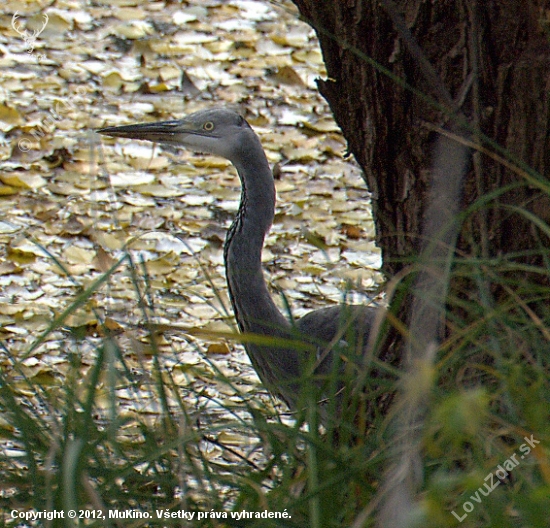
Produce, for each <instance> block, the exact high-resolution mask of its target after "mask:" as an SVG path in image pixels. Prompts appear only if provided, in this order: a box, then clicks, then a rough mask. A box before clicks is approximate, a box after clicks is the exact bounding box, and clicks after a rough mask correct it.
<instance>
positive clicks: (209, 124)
mask: <svg viewBox="0 0 550 528" xmlns="http://www.w3.org/2000/svg"><path fill="white" fill-rule="evenodd" d="M202 128H203V129H204V130H206V131H207V132H211V131H212V130H214V123H212V121H207V122H206V123H204V125H202Z"/></svg>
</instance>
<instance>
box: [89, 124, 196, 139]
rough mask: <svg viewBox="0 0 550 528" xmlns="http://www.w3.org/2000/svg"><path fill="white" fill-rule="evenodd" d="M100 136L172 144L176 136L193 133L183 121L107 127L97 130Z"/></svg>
mask: <svg viewBox="0 0 550 528" xmlns="http://www.w3.org/2000/svg"><path fill="white" fill-rule="evenodd" d="M96 132H98V133H99V134H104V135H106V136H111V137H123V138H130V139H145V140H147V141H154V142H155V143H171V142H173V141H174V139H175V138H174V136H175V135H176V134H178V135H180V136H181V134H185V133H193V132H194V131H193V130H192V128H191V127H190V126H189V124H187V123H185V122H183V121H181V120H173V121H160V122H157V123H139V124H136V125H125V126H118V127H105V128H100V129H99V130H96Z"/></svg>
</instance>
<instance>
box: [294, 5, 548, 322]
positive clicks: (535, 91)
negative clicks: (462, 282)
mask: <svg viewBox="0 0 550 528" xmlns="http://www.w3.org/2000/svg"><path fill="white" fill-rule="evenodd" d="M294 3H295V4H296V5H297V6H298V8H299V10H300V12H301V14H302V15H303V17H304V18H305V20H306V22H309V23H310V24H311V25H312V27H313V28H314V29H315V30H316V32H317V34H318V37H319V40H320V44H321V49H322V52H323V56H324V60H325V64H326V67H327V73H328V75H327V80H320V81H319V82H318V84H319V89H320V91H321V93H322V94H323V96H324V97H325V98H326V99H327V101H328V103H329V105H330V107H331V109H332V111H333V113H334V116H335V119H336V121H337V123H338V125H339V126H340V127H341V129H342V131H343V133H344V136H345V137H346V139H347V141H348V144H349V150H350V152H351V153H353V155H354V156H355V158H356V160H357V161H358V163H359V164H360V166H361V167H362V169H363V172H364V177H365V181H366V183H367V186H368V188H369V190H370V191H371V193H372V207H373V213H374V219H375V223H376V229H377V242H378V245H379V246H380V248H381V250H382V256H383V270H384V271H385V272H386V273H387V275H388V276H390V277H391V276H395V275H396V274H397V273H398V272H399V271H400V270H401V269H402V268H403V267H404V266H405V265H406V264H407V263H408V262H410V261H411V258H413V259H414V257H416V256H417V255H418V253H419V250H420V247H421V246H420V243H421V231H422V225H423V215H424V212H425V207H426V204H427V193H428V191H429V185H430V182H429V177H430V169H431V167H432V151H433V147H434V141H435V139H436V137H437V136H438V134H437V133H436V132H434V128H437V127H442V126H444V125H446V124H448V123H449V120H450V119H449V115H448V114H447V113H445V112H444V111H442V110H441V109H440V108H437V107H435V106H434V105H433V104H431V103H430V102H428V101H427V100H426V99H425V98H423V97H421V96H419V95H418V93H422V94H425V95H427V96H429V97H431V98H432V99H435V100H436V101H437V102H438V103H439V104H440V105H445V101H443V100H442V98H441V93H440V91H438V89H437V83H436V82H435V81H434V79H433V78H430V76H429V75H427V74H426V69H425V68H424V69H423V68H422V65H421V61H420V60H419V56H418V55H416V56H415V54H414V52H413V51H411V41H408V40H407V38H406V37H405V36H404V33H403V31H401V32H400V31H398V29H396V25H395V23H394V22H395V19H392V18H391V16H390V15H389V13H390V11H391V9H392V6H394V4H393V2H390V0H382V1H380V2H375V1H373V0H323V1H322V2H319V1H318V0H294ZM396 3H397V2H396ZM549 8H550V1H548V0H526V1H525V2H515V1H511V0H508V1H505V2H502V1H500V0H487V1H483V2H478V1H477V0H459V1H456V0H441V1H437V2H426V1H425V0H408V1H407V2H399V7H398V8H396V9H398V10H399V12H398V15H399V16H400V17H402V19H403V20H404V22H405V24H404V25H405V29H407V28H408V30H409V31H410V34H411V37H412V41H413V43H414V42H416V43H418V45H419V49H420V51H421V53H422V54H423V55H424V57H425V59H427V61H428V62H429V63H430V64H431V65H432V67H433V69H434V70H435V72H436V74H437V76H439V79H440V82H442V86H444V88H446V90H447V91H448V93H450V94H451V97H452V99H453V100H454V103H455V105H456V108H457V109H458V111H459V112H461V113H462V115H463V116H464V117H465V118H466V119H467V120H468V122H469V123H470V124H471V125H472V127H474V128H477V129H479V130H480V131H482V132H483V133H484V134H485V135H486V136H488V137H489V138H491V139H492V140H493V141H495V142H496V143H498V144H499V145H500V146H501V147H502V148H504V149H506V151H507V152H508V155H506V154H504V155H503V154H500V155H501V156H503V157H506V156H508V159H510V160H516V165H517V164H519V163H524V164H526V166H529V167H531V168H532V169H534V171H536V172H538V174H545V173H546V171H547V169H548V165H549V164H550V138H549V134H548V129H549V123H550V89H549V88H550V74H549V72H550V67H549V66H550V64H549V57H550V47H549V44H548V43H549V37H548V28H549V26H550V17H549V16H548V9H549ZM544 17H546V19H544ZM374 63H376V64H377V65H379V66H380V67H381V68H383V69H387V70H388V71H389V72H390V73H391V74H393V75H395V76H397V77H399V78H400V79H402V80H403V81H404V82H405V83H407V85H409V86H411V87H412V88H414V89H416V90H417V91H418V92H417V93H414V92H413V91H411V90H410V89H408V88H407V87H406V86H404V85H403V84H402V83H401V84H400V83H399V82H396V80H395V79H392V78H390V77H389V76H388V75H386V74H385V73H384V72H383V71H381V69H380V68H378V67H375V65H374ZM484 146H485V147H488V145H487V143H486V142H485V143H484ZM488 148H489V149H490V150H492V151H494V147H490V146H489V147H488ZM517 183H520V185H519V186H516V188H514V189H513V190H509V191H507V192H504V193H503V194H502V195H501V196H500V197H498V198H497V199H495V200H493V202H492V206H491V207H490V208H483V209H482V210H481V212H478V213H476V214H472V215H469V216H468V218H467V220H466V222H464V224H463V225H462V227H461V233H460V237H459V242H458V247H457V249H458V253H459V254H461V255H478V256H484V257H494V256H497V255H502V254H503V253H511V252H525V251H530V250H532V249H534V248H538V247H540V246H541V240H540V238H541V232H540V231H539V230H538V229H535V228H534V227H533V224H532V222H531V221H529V220H527V219H526V218H525V216H524V215H523V214H518V212H514V211H512V210H511V209H510V208H509V207H506V206H509V205H514V206H519V207H521V208H522V209H523V210H529V211H531V212H532V213H534V214H535V215H536V216H538V217H540V218H542V219H543V220H544V221H548V220H549V219H550V201H549V199H548V194H547V193H546V192H543V191H542V190H541V188H540V185H538V184H535V185H527V184H526V183H527V182H526V180H525V175H521V174H518V172H517V171H514V170H511V169H510V168H509V167H507V166H505V165H504V164H503V163H501V162H499V161H497V160H495V159H493V158H492V157H490V156H487V155H484V154H481V155H480V154H479V153H477V154H475V155H474V156H473V163H472V164H471V166H470V168H469V172H468V174H467V175H466V178H465V181H464V183H463V187H462V197H461V206H462V209H463V210H464V209H465V208H466V207H467V206H468V205H471V204H473V203H474V202H475V201H476V200H478V199H479V198H480V197H481V196H483V195H486V194H487V193H490V192H491V191H494V190H496V189H500V188H502V187H504V186H507V185H510V184H517ZM541 258H542V257H541V256H540V255H534V256H531V257H529V258H528V259H527V260H529V262H530V263H537V264H538V263H540V262H542V260H541ZM405 321H407V317H406V316H405Z"/></svg>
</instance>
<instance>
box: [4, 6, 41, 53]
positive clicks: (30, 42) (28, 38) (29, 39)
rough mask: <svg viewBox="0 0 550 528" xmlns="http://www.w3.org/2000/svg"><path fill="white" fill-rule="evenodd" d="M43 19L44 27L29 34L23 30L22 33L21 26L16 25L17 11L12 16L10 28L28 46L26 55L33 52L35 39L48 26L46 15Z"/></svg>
mask: <svg viewBox="0 0 550 528" xmlns="http://www.w3.org/2000/svg"><path fill="white" fill-rule="evenodd" d="M42 16H43V17H44V25H43V26H42V27H41V28H40V29H35V30H34V31H33V32H32V34H29V32H28V31H27V30H26V29H25V30H24V31H21V26H18V25H17V21H18V19H19V11H16V12H15V13H14V14H13V17H12V19H11V27H12V28H13V29H14V30H15V31H16V32H17V33H19V35H21V36H22V37H23V40H24V41H25V44H26V45H27V46H28V48H27V53H32V52H33V51H34V44H35V42H36V39H37V38H38V36H39V35H40V33H42V31H44V29H45V28H46V26H47V25H48V20H49V17H48V15H47V14H46V13H44V14H43V15H42Z"/></svg>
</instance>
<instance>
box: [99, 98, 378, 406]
mask: <svg viewBox="0 0 550 528" xmlns="http://www.w3.org/2000/svg"><path fill="white" fill-rule="evenodd" d="M98 132H99V133H100V134H105V135H108V136H112V137H122V138H132V139H142V140H147V141H152V142H155V143H162V144H169V145H175V146H178V147H186V148H188V149H192V150H194V151H199V152H205V153H209V154H214V155H217V156H221V157H223V158H226V159H228V160H229V161H230V162H231V163H232V164H233V165H234V166H235V168H236V169H237V172H238V175H239V178H240V182H241V188H242V191H241V201H240V205H239V209H238V212H237V214H236V216H235V219H234V221H233V223H232V225H231V227H230V228H229V230H228V232H227V237H226V240H225V245H224V260H225V270H226V277H227V285H228V288H229V296H230V299H231V304H232V307H233V311H234V313H235V318H236V320H237V324H238V326H239V329H240V331H241V332H242V333H246V334H247V335H252V336H263V337H264V338H271V339H263V340H262V339H256V340H254V339H250V340H245V342H244V347H245V349H246V352H247V354H248V356H249V358H250V361H251V362H252V365H253V367H254V369H255V370H256V372H257V374H258V376H259V377H260V380H261V381H262V382H263V384H264V385H265V387H266V388H267V389H268V390H269V391H270V392H271V393H272V394H273V395H276V396H278V397H279V398H280V399H282V400H283V401H284V402H285V403H286V404H287V405H288V406H289V408H290V409H292V410H296V409H297V408H298V407H299V405H300V388H301V385H302V381H303V379H304V376H305V375H306V373H307V372H311V373H312V374H314V375H315V376H317V377H318V379H319V381H318V382H316V383H317V385H319V384H321V383H323V381H322V379H323V377H324V379H325V381H324V383H325V387H326V385H327V383H326V377H327V375H328V374H329V373H330V372H331V370H332V369H333V366H334V365H335V363H336V362H338V363H341V365H340V366H339V367H338V368H339V369H340V368H342V365H345V364H346V363H347V362H348V358H347V357H344V352H343V348H342V343H343V344H344V345H346V344H348V345H349V346H350V347H354V348H355V351H357V350H358V349H360V353H359V356H360V355H361V354H362V352H363V351H364V348H365V346H366V344H367V342H368V336H369V332H370V330H371V328H372V326H373V323H374V319H375V308H374V307H370V306H348V305H342V306H331V307H327V308H322V309H319V310H315V311H312V312H310V313H307V314H306V315H305V316H303V317H302V318H300V319H297V320H293V319H292V318H291V317H289V318H287V317H285V316H284V315H283V313H282V312H281V311H280V310H279V308H278V307H277V305H276V304H275V302H274V301H273V299H272V297H271V295H270V293H269V290H268V288H267V285H266V282H265V279H264V275H263V271H262V264H261V253H262V248H263V244H264V239H265V236H266V234H267V233H268V232H269V230H270V228H271V224H272V223H273V218H274V214H275V182H274V179H273V174H272V172H271V169H270V167H269V163H268V161H267V158H266V155H265V152H264V150H263V148H262V145H261V143H260V139H259V137H258V136H257V135H256V133H255V132H254V131H253V129H252V128H251V127H250V125H249V124H248V123H247V121H246V120H245V119H244V118H243V117H242V116H241V115H239V114H238V113H236V112H233V111H231V110H228V109H224V108H214V109H208V110H202V111H199V112H195V113H193V114H190V115H189V116H187V117H185V118H183V119H180V120H172V121H162V122H156V123H141V124H134V125H128V126H117V127H107V128H102V129H100V130H98ZM350 336H351V337H350ZM289 341H295V342H296V341H301V342H303V343H306V344H309V345H311V346H309V347H299V346H294V345H293V344H292V343H289ZM354 354H355V355H356V356H357V353H356V352H354ZM336 356H338V357H336ZM359 362H360V359H359ZM341 389H342V387H341V385H340V384H338V383H337V384H333V390H332V392H333V394H326V393H323V397H326V398H329V399H330V398H331V397H333V396H334V395H335V394H336V393H337V392H338V391H340V390H341ZM323 390H324V389H323Z"/></svg>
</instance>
